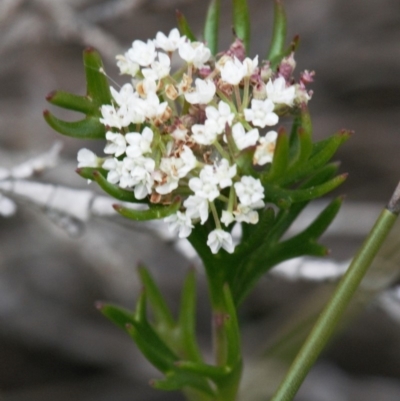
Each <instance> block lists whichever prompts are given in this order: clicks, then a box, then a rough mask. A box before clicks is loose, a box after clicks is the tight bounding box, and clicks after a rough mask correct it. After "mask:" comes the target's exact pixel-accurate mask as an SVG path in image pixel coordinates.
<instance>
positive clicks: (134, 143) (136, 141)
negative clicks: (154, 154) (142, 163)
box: [125, 127, 154, 158]
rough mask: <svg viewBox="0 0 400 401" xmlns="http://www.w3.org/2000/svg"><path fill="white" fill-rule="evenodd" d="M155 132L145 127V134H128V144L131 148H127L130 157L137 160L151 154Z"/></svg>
mask: <svg viewBox="0 0 400 401" xmlns="http://www.w3.org/2000/svg"><path fill="white" fill-rule="evenodd" d="M153 135H154V134H153V131H152V130H151V129H150V128H149V127H145V128H144V129H143V132H142V133H141V134H140V133H139V132H129V133H128V134H126V136H125V138H126V142H128V144H129V146H128V147H127V148H126V154H127V156H128V157H132V158H136V157H139V156H143V155H144V154H145V153H150V152H151V142H152V141H153Z"/></svg>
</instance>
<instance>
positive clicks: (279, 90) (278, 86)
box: [266, 77, 296, 106]
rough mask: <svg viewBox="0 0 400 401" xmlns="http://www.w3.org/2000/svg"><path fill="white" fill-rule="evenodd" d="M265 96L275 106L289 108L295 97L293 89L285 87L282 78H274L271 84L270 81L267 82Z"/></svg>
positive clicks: (292, 87)
mask: <svg viewBox="0 0 400 401" xmlns="http://www.w3.org/2000/svg"><path fill="white" fill-rule="evenodd" d="M266 90H267V96H268V99H270V100H271V101H272V102H274V103H275V104H281V103H283V104H287V105H288V106H291V105H292V104H293V101H294V99H295V97H296V89H295V87H294V86H293V85H292V86H289V87H286V81H285V78H283V77H278V78H276V79H275V80H274V81H273V82H272V81H271V79H270V80H269V81H268V83H267V86H266Z"/></svg>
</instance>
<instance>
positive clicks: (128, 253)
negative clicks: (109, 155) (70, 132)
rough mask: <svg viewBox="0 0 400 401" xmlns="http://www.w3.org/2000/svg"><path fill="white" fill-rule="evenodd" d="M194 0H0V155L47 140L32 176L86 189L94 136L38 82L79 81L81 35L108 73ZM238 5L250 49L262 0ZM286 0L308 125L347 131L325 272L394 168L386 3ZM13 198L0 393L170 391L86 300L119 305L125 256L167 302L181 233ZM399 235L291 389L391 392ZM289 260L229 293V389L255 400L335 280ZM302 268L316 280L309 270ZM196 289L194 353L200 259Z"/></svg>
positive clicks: (397, 120)
mask: <svg viewBox="0 0 400 401" xmlns="http://www.w3.org/2000/svg"><path fill="white" fill-rule="evenodd" d="M206 4H207V2H206V1H199V0H146V1H145V0H0V57H1V58H0V60H1V61H0V156H1V158H0V166H1V167H4V168H7V169H12V168H13V167H15V166H20V165H21V163H24V162H26V161H27V160H31V158H35V157H37V155H40V154H42V153H43V152H47V151H48V150H49V149H51V147H52V146H53V144H54V143H55V142H56V141H61V143H62V145H63V148H62V151H61V154H60V157H61V159H60V161H59V162H58V163H55V166H54V168H51V169H47V170H46V171H44V172H43V174H37V173H36V174H35V175H34V176H33V177H32V178H31V181H32V182H37V183H41V184H44V185H50V184H51V185H54V186H66V187H70V188H76V189H81V190H83V191H96V188H95V187H94V186H93V185H92V186H90V187H88V186H87V184H86V183H85V182H84V180H82V179H81V178H80V177H78V176H77V175H76V174H75V173H74V169H75V167H76V153H77V151H78V149H80V148H82V147H85V146H86V147H90V148H91V149H93V150H94V151H98V152H99V153H100V150H101V148H102V144H100V143H94V142H87V143H84V142H82V141H78V140H75V139H70V138H64V137H61V136H59V135H58V134H57V133H55V132H54V131H52V130H51V129H50V128H49V127H48V126H47V125H46V123H45V122H44V120H43V118H42V111H43V109H45V108H47V107H48V105H47V104H46V101H45V96H46V95H47V94H48V93H49V92H50V91H52V90H54V89H64V90H67V91H69V92H72V93H79V94H83V93H84V87H85V86H84V85H85V80H84V70H83V65H82V50H83V49H84V48H85V47H86V46H89V45H92V46H94V47H96V48H98V49H99V50H100V52H101V53H102V55H103V60H104V63H105V66H106V71H107V73H108V75H109V76H111V77H113V79H115V81H116V82H117V83H122V82H124V80H123V78H122V79H121V77H120V76H119V75H118V72H117V69H116V68H115V66H114V57H115V55H116V54H120V53H123V52H124V51H125V50H126V49H127V48H129V47H130V45H131V42H132V41H133V40H134V39H142V40H146V39H147V38H153V37H155V34H156V32H157V31H163V32H165V33H168V32H169V31H170V29H172V28H173V27H174V26H175V10H176V9H179V10H180V11H182V12H183V13H184V15H185V16H186V17H187V19H188V20H189V22H190V24H191V25H192V28H193V30H194V31H195V32H196V33H200V32H201V29H202V24H203V21H204V16H205V13H206ZM249 4H250V9H251V15H252V43H253V44H252V48H251V55H252V56H254V55H256V54H260V55H261V56H262V55H264V54H266V51H267V49H268V45H269V37H270V32H271V26H272V1H271V0H263V1H260V0H249ZM285 4H286V7H287V14H288V21H289V35H290V37H292V36H294V35H295V34H299V35H300V48H299V50H298V51H297V55H296V60H297V63H298V69H297V72H299V71H301V70H304V69H309V70H315V71H316V79H315V83H314V84H313V85H312V89H313V90H314V97H313V99H312V101H311V102H310V109H311V113H312V117H313V123H314V132H315V137H316V138H318V139H322V138H324V137H327V136H328V135H330V134H332V133H333V132H335V131H337V130H339V129H341V128H350V129H353V130H354V131H355V134H354V135H353V137H352V138H351V139H350V141H348V142H347V143H346V144H345V145H344V146H343V148H342V149H341V150H340V151H339V154H338V159H340V160H341V161H342V172H345V171H347V172H349V173H350V175H349V178H348V180H347V182H346V183H345V184H344V185H343V186H342V187H341V188H340V189H339V192H338V193H345V194H346V202H345V206H344V208H343V212H342V214H341V216H339V219H338V222H337V223H336V225H335V228H334V229H333V230H332V231H331V232H330V234H328V235H327V236H326V238H325V241H326V242H327V243H328V244H329V245H330V246H331V248H332V253H331V255H330V260H329V261H328V262H327V263H326V265H324V264H321V269H324V268H325V267H326V268H327V269H331V270H330V271H333V273H332V276H335V274H336V273H335V272H336V270H337V269H339V267H338V266H342V265H340V263H342V262H343V263H345V261H346V260H347V259H348V258H349V257H351V255H352V254H353V253H354V251H355V250H356V249H357V247H358V246H359V244H360V243H361V240H362V238H363V235H364V234H365V233H366V232H367V230H368V227H370V226H371V225H372V223H373V221H374V219H375V217H376V216H377V214H378V213H379V208H380V207H382V206H384V204H385V203H386V201H387V200H388V199H389V198H390V196H391V193H392V192H393V189H394V187H395V186H396V184H397V182H398V181H399V179H400V158H399V156H398V149H399V148H400V146H399V145H400V132H399V128H398V127H399V124H400V73H399V72H400V44H399V43H400V2H399V1H398V0H380V1H379V2H377V1H373V0H353V1H351V2H349V1H345V0H325V1H318V2H317V1H315V0H286V2H285ZM221 14H222V15H221V18H222V24H221V25H222V30H221V37H220V48H221V49H223V48H225V47H227V46H229V44H230V43H231V41H232V40H233V37H232V29H231V14H230V1H228V0H226V1H224V0H223V1H222V13H221ZM54 111H55V110H54ZM55 113H56V114H57V115H58V116H63V117H66V118H69V115H68V114H66V113H64V114H63V113H62V112H60V111H58V110H57V111H55ZM71 117H72V118H76V117H75V116H73V115H72V114H71ZM39 170H40V168H39ZM35 171H36V170H35ZM0 175H1V174H0ZM0 179H1V177H0ZM0 188H3V189H4V187H1V185H0ZM13 188H14V187H12V188H11V195H10V197H11V198H13V194H12V192H13V191H14V189H13ZM43 188H45V187H43ZM97 193H98V194H100V192H97ZM14 195H15V194H14ZM77 196H78V195H77ZM13 199H15V200H16V201H17V205H18V210H17V212H16V214H15V215H13V216H12V217H9V218H3V217H1V216H0V400H2V401H47V400H57V401H64V400H65V401H67V400H76V401H92V400H93V401H111V400H112V401H128V400H129V401H139V400H140V401H145V400H149V401H150V400H152V401H153V400H180V399H182V398H180V395H179V394H176V393H161V392H157V391H156V390H153V389H151V388H150V387H149V386H148V385H147V383H148V380H149V379H150V378H151V377H154V375H155V376H157V375H158V374H157V373H156V372H155V371H154V370H153V369H152V368H151V367H150V366H149V365H148V364H147V363H146V362H145V361H144V360H143V358H142V357H141V355H140V354H139V352H137V350H136V348H135V346H134V344H133V343H132V342H131V341H130V340H129V338H127V337H126V336H125V334H124V333H122V332H120V331H119V330H118V329H117V328H115V327H114V326H112V325H111V323H108V321H106V320H105V319H104V318H103V317H102V316H101V315H100V314H99V313H98V311H97V310H96V309H95V307H94V303H95V301H97V300H106V301H110V302H117V303H119V304H121V305H123V306H125V307H133V305H134V301H135V299H136V295H137V294H138V291H139V289H140V288H139V283H138V280H137V275H136V266H137V265H138V263H139V262H142V263H145V264H146V265H147V266H149V267H150V269H151V271H152V272H153V273H154V276H155V277H156V279H157V280H158V282H159V283H160V285H161V287H162V288H163V290H164V291H165V294H166V296H167V298H168V300H169V301H170V303H171V306H172V307H173V308H174V306H175V307H176V305H177V302H178V300H179V295H178V294H179V288H180V286H181V283H182V280H183V275H184V272H185V271H186V269H187V268H188V267H189V266H190V265H192V264H193V263H194V264H196V261H193V260H191V259H190V254H189V253H188V251H185V249H186V248H184V247H182V245H181V250H179V249H177V246H176V244H175V243H174V241H172V240H168V241H165V238H164V240H163V239H162V238H161V237H160V235H158V234H157V232H156V231H155V230H152V229H150V228H149V227H148V226H145V225H135V224H130V223H128V222H126V221H122V220H121V219H117V218H115V217H113V216H107V217H101V216H99V215H96V214H95V213H93V215H91V216H89V217H91V218H90V219H86V220H87V221H83V222H82V221H81V220H80V219H78V218H74V219H68V218H67V217H66V216H63V215H62V214H60V213H57V212H56V213H55V212H54V211H52V210H51V208H49V206H48V205H46V204H44V205H38V204H35V205H33V204H32V202H30V201H27V200H24V197H20V196H16V197H14V198H13ZM91 199H92V198H91ZM311 213H312V210H311ZM306 218H307V216H306V217H305V219H306ZM83 220H85V219H83ZM161 231H162V230H161ZM395 231H396V229H395ZM399 234H400V229H399V228H398V227H397V233H396V232H394V234H393V235H392V236H391V238H390V240H389V241H388V244H387V245H386V249H385V250H384V252H383V253H382V254H381V255H380V258H379V259H378V261H377V262H375V271H373V272H372V274H371V276H370V277H369V278H368V279H367V280H366V281H365V283H364V285H363V288H362V290H361V291H360V293H359V296H358V298H357V300H356V301H355V302H354V303H353V305H352V308H351V311H350V312H349V314H348V317H347V319H346V321H345V322H344V323H343V325H342V327H341V329H340V330H339V332H338V335H337V336H336V337H335V339H334V340H333V341H332V342H331V345H330V347H329V349H327V350H326V352H325V353H324V355H323V356H322V358H321V359H320V362H319V363H318V364H317V366H316V368H315V369H314V370H313V372H312V374H311V375H310V377H309V379H307V381H306V383H305V384H304V386H303V388H302V390H301V391H300V393H299V395H298V397H297V398H296V400H298V401H342V400H343V401H350V400H351V401H358V400H360V401H376V400H379V401H398V400H399V399H400V300H399V299H400V291H398V290H397V287H396V284H398V271H399V265H398V264H397V260H398V259H399V260H400V258H398V255H397V250H398V248H399V244H400V240H399ZM164 237H165V235H164ZM182 249H184V251H183V252H182ZM333 261H334V263H333ZM296 263H297V262H296ZM298 263H299V265H296V266H297V267H296V266H295V268H296V269H297V268H298V269H297V270H296V271H297V273H298V274H297V278H295V277H294V276H293V275H291V276H288V275H287V274H281V275H276V274H275V275H269V276H268V277H266V278H265V279H264V280H263V281H262V283H260V285H259V286H258V288H257V289H256V291H255V292H254V294H253V295H252V296H251V299H249V300H248V302H246V303H245V305H244V306H243V308H242V312H241V319H242V324H243V330H244V334H243V342H244V348H245V353H246V363H247V365H248V368H247V370H246V372H245V380H244V387H243V393H242V400H246V401H257V400H265V399H267V395H268V394H269V393H272V391H273V390H274V388H275V387H276V386H277V384H278V383H279V380H280V378H281V377H282V375H283V373H284V371H285V369H286V368H287V364H288V363H289V361H290V359H291V358H292V357H293V353H294V352H295V350H296V349H297V346H298V344H299V343H300V342H301V341H302V339H303V337H304V333H306V332H307V330H308V329H309V327H310V322H312V321H313V319H314V317H315V316H316V315H317V314H318V311H319V310H320V308H321V306H322V305H323V304H324V302H325V301H326V299H327V297H328V296H329V294H330V292H331V290H332V288H333V287H334V284H335V283H334V282H335V280H327V279H326V278H327V277H328V276H329V274H326V275H324V274H323V273H321V271H320V270H319V273H318V274H314V273H310V272H309V273H308V275H307V273H305V271H306V270H304V271H303V270H299V269H300V267H301V266H300V265H301V264H303V265H302V266H303V267H304V263H306V262H304V261H301V262H298ZM298 266H300V267H298ZM336 268H337V269H336ZM335 269H336V270H335ZM311 271H312V269H311ZM299 272H300V273H299ZM325 276H326V277H325ZM318 277H319V278H325V279H324V280H323V281H322V282H321V281H318ZM382 291H383V292H382ZM199 298H200V302H199V310H198V314H199V316H198V322H199V323H198V331H199V340H200V342H201V343H202V344H203V345H204V352H205V354H208V353H209V352H210V343H209V323H208V321H209V315H208V308H207V301H206V298H207V294H206V290H205V286H204V278H203V276H202V272H201V268H199ZM296 327H297V329H296ZM299 327H301V329H299ZM294 330H297V331H296V332H297V336H295V338H294V339H292V340H290V341H288V342H287V343H285V344H284V345H282V344H281V343H280V342H279V341H278V340H279V339H282V338H284V336H285V335H286V334H288V333H292V332H293V331H294ZM260 354H262V355H263V357H261V358H260V357H259V356H260ZM267 357H268V358H267Z"/></svg>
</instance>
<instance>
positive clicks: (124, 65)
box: [115, 54, 139, 77]
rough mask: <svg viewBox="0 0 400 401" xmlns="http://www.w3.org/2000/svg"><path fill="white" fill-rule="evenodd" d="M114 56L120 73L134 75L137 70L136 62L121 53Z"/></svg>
mask: <svg viewBox="0 0 400 401" xmlns="http://www.w3.org/2000/svg"><path fill="white" fill-rule="evenodd" d="M115 58H116V59H117V67H118V68H119V71H120V74H121V75H123V74H126V75H131V76H132V77H135V76H136V74H137V72H138V71H139V64H138V63H135V62H133V61H132V60H130V59H129V57H127V56H126V54H125V55H124V56H123V55H122V54H119V55H118V56H116V57H115Z"/></svg>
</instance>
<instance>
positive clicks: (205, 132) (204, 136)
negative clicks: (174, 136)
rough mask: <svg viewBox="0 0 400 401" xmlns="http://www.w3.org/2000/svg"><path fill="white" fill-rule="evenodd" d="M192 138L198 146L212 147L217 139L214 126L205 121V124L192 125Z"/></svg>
mask: <svg viewBox="0 0 400 401" xmlns="http://www.w3.org/2000/svg"><path fill="white" fill-rule="evenodd" d="M192 138H193V140H194V141H195V142H196V143H198V144H199V145H206V146H207V145H212V144H213V143H214V142H215V140H216V139H217V129H216V126H215V124H213V123H212V121H211V122H209V123H208V124H207V121H206V123H205V124H194V125H193V126H192Z"/></svg>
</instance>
